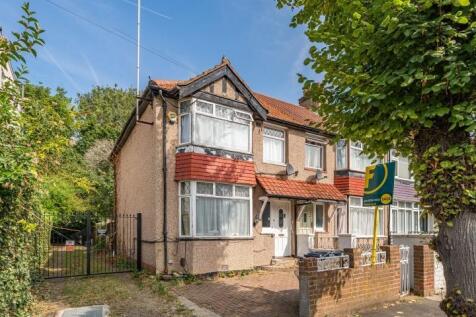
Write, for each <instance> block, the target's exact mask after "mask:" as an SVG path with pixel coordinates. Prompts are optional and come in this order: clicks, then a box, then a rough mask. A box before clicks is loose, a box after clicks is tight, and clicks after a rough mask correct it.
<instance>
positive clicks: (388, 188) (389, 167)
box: [364, 162, 395, 265]
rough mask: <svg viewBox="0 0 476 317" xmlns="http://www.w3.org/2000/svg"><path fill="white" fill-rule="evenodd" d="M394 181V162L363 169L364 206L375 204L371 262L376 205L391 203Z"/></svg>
mask: <svg viewBox="0 0 476 317" xmlns="http://www.w3.org/2000/svg"><path fill="white" fill-rule="evenodd" d="M394 183H395V162H389V163H385V164H377V165H371V166H367V168H366V169H365V186H364V206H375V210H374V232H373V241H372V257H371V263H372V265H375V262H376V259H377V228H378V207H379V206H384V205H391V204H392V202H393V186H394Z"/></svg>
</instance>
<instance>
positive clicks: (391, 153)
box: [390, 150, 414, 182]
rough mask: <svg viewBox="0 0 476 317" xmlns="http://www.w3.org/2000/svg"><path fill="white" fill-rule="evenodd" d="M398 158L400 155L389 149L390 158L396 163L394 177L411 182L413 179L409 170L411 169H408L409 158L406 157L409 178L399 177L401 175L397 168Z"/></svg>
mask: <svg viewBox="0 0 476 317" xmlns="http://www.w3.org/2000/svg"><path fill="white" fill-rule="evenodd" d="M400 158H401V157H400V156H399V155H396V152H395V150H391V151H390V160H391V161H395V162H396V165H397V167H396V171H395V178H396V179H402V180H406V181H412V182H413V181H414V180H413V175H412V172H411V170H410V159H408V158H407V159H408V173H409V174H410V178H405V177H401V176H400V175H399V170H400V164H399V162H400Z"/></svg>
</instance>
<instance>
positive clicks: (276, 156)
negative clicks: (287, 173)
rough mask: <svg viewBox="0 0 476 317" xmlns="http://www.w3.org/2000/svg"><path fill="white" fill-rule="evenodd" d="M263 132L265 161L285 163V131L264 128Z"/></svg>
mask: <svg viewBox="0 0 476 317" xmlns="http://www.w3.org/2000/svg"><path fill="white" fill-rule="evenodd" d="M263 134H264V137H263V161H264V162H266V163H274V164H284V162H285V160H284V145H285V138H284V137H285V134H284V131H282V130H277V129H271V128H264V132H263Z"/></svg>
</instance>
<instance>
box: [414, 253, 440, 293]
mask: <svg viewBox="0 0 476 317" xmlns="http://www.w3.org/2000/svg"><path fill="white" fill-rule="evenodd" d="M413 279H414V288H413V292H414V293H415V295H419V296H430V295H433V294H434V293H435V255H434V252H433V250H431V249H430V247H429V246H428V245H414V246H413Z"/></svg>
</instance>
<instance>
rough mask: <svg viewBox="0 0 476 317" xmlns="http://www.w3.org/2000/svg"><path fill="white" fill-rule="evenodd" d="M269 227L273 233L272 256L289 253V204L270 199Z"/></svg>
mask: <svg viewBox="0 0 476 317" xmlns="http://www.w3.org/2000/svg"><path fill="white" fill-rule="evenodd" d="M271 228H272V230H273V233H274V256H290V255H291V204H290V202H289V201H271Z"/></svg>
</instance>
